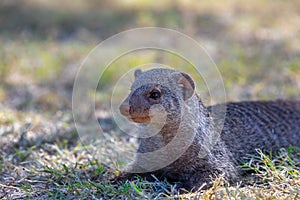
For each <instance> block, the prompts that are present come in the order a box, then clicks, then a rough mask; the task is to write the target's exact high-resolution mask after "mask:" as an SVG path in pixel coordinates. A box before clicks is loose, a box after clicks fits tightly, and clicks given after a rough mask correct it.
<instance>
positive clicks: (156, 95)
mask: <svg viewBox="0 0 300 200" xmlns="http://www.w3.org/2000/svg"><path fill="white" fill-rule="evenodd" d="M149 98H151V99H154V100H157V99H159V98H160V92H159V91H156V90H154V91H152V92H151V93H150V96H149Z"/></svg>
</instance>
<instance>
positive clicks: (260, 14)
mask: <svg viewBox="0 0 300 200" xmlns="http://www.w3.org/2000/svg"><path fill="white" fill-rule="evenodd" d="M145 26H158V27H166V28H171V29H175V30H178V31H180V32H183V33H185V34H187V35H189V36H191V37H192V38H194V39H196V40H197V41H198V42H199V43H200V44H201V45H203V46H204V47H205V48H206V50H207V51H208V53H209V54H210V55H211V56H212V58H213V60H214V61H215V62H216V64H217V66H218V68H219V70H220V72H221V75H222V77H223V80H224V82H225V87H226V92H227V98H228V100H234V101H237V100H246V99H251V100H253V99H274V98H290V99H296V98H298V97H299V94H300V92H299V89H300V56H299V55H300V2H299V1H297V0H291V1H288V2H284V1H266V0H264V1H258V0H254V1H243V3H240V2H239V1H235V0H223V1H217V0H211V1H196V0H176V1H171V0H166V1H161V2H154V1H146V0H139V1H138V0H114V1H108V0H88V1H82V0H72V1H71V0H66V1H63V2H61V1H58V0H52V1H47V0H26V1H20V0H2V1H1V3H0V44H1V48H0V102H1V106H4V107H10V108H15V109H17V110H35V111H36V112H39V111H41V112H43V113H45V112H50V113H53V112H57V111H58V110H64V109H70V103H71V99H70V97H71V93H72V87H73V81H74V76H75V74H76V72H77V69H78V67H79V65H80V63H81V62H82V60H83V59H84V57H85V56H86V55H87V53H88V52H89V51H90V50H91V49H92V48H93V47H95V46H96V45H97V44H98V43H99V42H101V41H103V40H104V39H106V38H108V37H110V36H112V35H114V34H117V33H119V32H121V31H125V30H128V29H131V28H137V27H145ZM191 51H192V49H191ZM157 56H158V55H153V57H150V58H148V59H149V61H151V60H157ZM144 62H145V61H144V60H142V59H140V58H139V57H138V56H137V57H136V58H135V59H133V58H131V59H127V60H122V66H119V65H117V66H113V67H112V68H111V70H108V71H107V72H106V73H105V74H104V76H103V77H102V79H101V80H100V83H101V84H103V87H101V89H99V91H98V92H99V96H100V100H99V102H98V104H99V106H101V105H102V104H103V102H105V101H106V100H107V98H105V93H106V90H109V89H110V88H111V87H112V86H113V85H114V84H115V81H116V80H117V78H118V75H117V74H118V69H120V68H122V69H124V68H126V66H131V65H132V64H135V65H139V64H142V63H144ZM176 62H178V61H177V60H176V59H175V60H174V61H173V64H174V65H175V66H176ZM119 64H120V62H119ZM101 98H102V99H101ZM101 102H102V103H101ZM103 106H104V105H103Z"/></svg>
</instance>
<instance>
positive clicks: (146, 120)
mask: <svg viewBox="0 0 300 200" xmlns="http://www.w3.org/2000/svg"><path fill="white" fill-rule="evenodd" d="M128 120H130V121H133V122H136V123H140V124H145V123H150V122H151V118H150V117H149V116H145V117H141V116H137V117H136V116H135V117H132V116H129V117H128Z"/></svg>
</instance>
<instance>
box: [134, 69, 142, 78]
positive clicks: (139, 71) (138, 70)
mask: <svg viewBox="0 0 300 200" xmlns="http://www.w3.org/2000/svg"><path fill="white" fill-rule="evenodd" d="M141 74H142V70H141V69H137V70H135V71H134V78H137V77H138V76H139V75H141Z"/></svg>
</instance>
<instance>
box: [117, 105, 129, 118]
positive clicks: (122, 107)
mask: <svg viewBox="0 0 300 200" xmlns="http://www.w3.org/2000/svg"><path fill="white" fill-rule="evenodd" d="M119 110H120V113H121V114H122V115H124V116H129V115H130V113H129V111H130V105H128V104H121V105H120V107H119Z"/></svg>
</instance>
